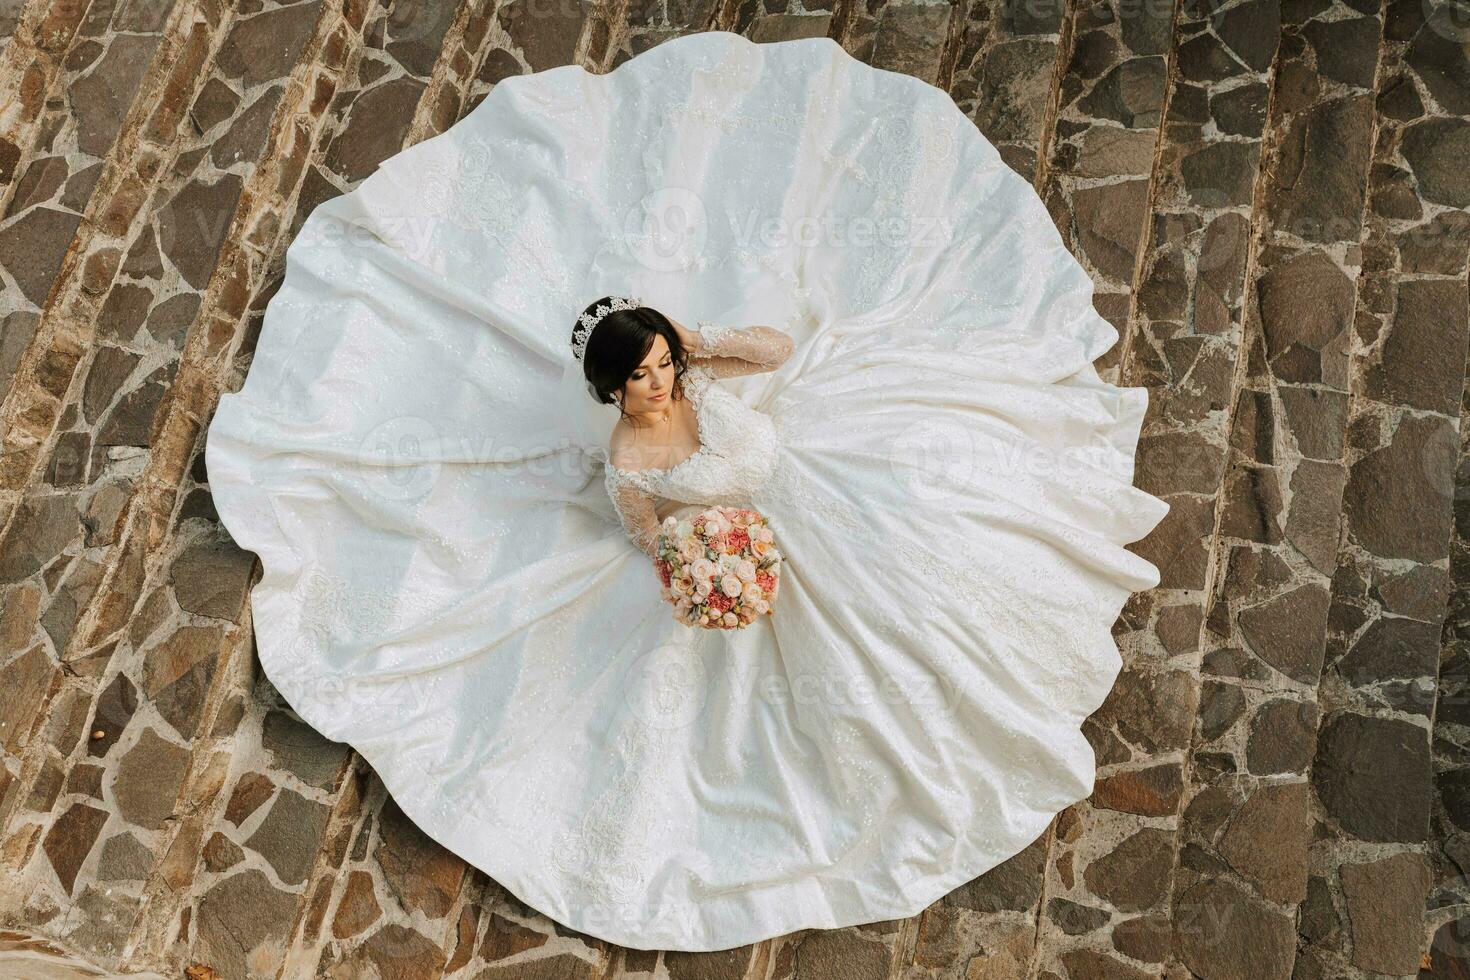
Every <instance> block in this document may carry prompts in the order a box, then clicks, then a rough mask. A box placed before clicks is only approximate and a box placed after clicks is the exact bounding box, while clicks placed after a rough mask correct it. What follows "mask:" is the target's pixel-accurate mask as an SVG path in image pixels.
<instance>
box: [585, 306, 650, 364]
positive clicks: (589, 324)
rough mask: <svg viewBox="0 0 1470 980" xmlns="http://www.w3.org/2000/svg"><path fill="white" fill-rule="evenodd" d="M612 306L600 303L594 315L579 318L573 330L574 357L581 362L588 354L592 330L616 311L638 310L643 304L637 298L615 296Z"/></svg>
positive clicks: (587, 314)
mask: <svg viewBox="0 0 1470 980" xmlns="http://www.w3.org/2000/svg"><path fill="white" fill-rule="evenodd" d="M611 299H612V303H611V305H609V304H607V303H599V304H598V305H597V309H596V310H595V311H594V312H592V313H583V314H582V315H581V316H579V317H577V326H576V327H575V328H574V329H573V330H572V356H573V357H575V358H576V359H577V360H579V361H580V360H581V359H582V358H583V356H584V355H586V353H587V339H588V338H589V337H591V336H592V328H593V327H595V326H597V324H598V323H600V322H601V321H602V318H603V317H605V316H607V315H608V314H609V313H611V312H613V311H614V310H636V309H638V307H640V306H642V305H643V304H642V303H641V302H639V300H638V298H637V297H636V296H629V297H623V296H613V297H611Z"/></svg>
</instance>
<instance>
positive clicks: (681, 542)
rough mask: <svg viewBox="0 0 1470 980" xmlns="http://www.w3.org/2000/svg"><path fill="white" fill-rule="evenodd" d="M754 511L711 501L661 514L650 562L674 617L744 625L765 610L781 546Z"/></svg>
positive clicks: (709, 625)
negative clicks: (689, 512)
mask: <svg viewBox="0 0 1470 980" xmlns="http://www.w3.org/2000/svg"><path fill="white" fill-rule="evenodd" d="M775 542H776V536H775V535H774V534H773V533H772V532H771V529H770V528H769V527H768V526H767V525H766V519H765V518H764V517H763V516H761V514H760V512H759V511H754V510H750V509H748V508H740V507H711V508H709V509H708V510H706V511H704V512H703V513H700V514H696V515H694V516H693V517H692V518H685V519H684V520H677V519H676V518H674V517H673V516H670V517H667V518H665V519H664V522H663V526H662V533H660V534H659V537H658V557H657V558H655V559H654V565H655V567H656V568H657V569H658V577H659V581H660V582H662V583H663V597H664V598H665V599H666V600H668V601H669V602H670V603H672V604H673V606H674V618H675V619H677V620H678V621H679V622H681V623H683V624H685V625H686V626H699V627H703V628H704V629H744V628H745V627H747V626H749V625H750V624H751V623H753V622H755V618H756V617H757V616H762V615H766V614H769V613H770V611H771V604H772V603H773V602H775V601H776V589H777V587H778V586H779V584H780V581H781V559H782V555H781V551H780V549H778V548H777V547H776V543H775Z"/></svg>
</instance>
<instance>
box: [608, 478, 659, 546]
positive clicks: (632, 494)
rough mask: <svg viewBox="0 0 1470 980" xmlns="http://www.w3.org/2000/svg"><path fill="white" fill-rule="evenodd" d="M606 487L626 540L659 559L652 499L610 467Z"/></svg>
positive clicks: (656, 524) (657, 527)
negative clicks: (626, 536)
mask: <svg viewBox="0 0 1470 980" xmlns="http://www.w3.org/2000/svg"><path fill="white" fill-rule="evenodd" d="M605 483H606V485H607V495H608V496H609V497H611V498H612V502H613V507H614V508H616V509H617V512H618V521H619V522H620V523H621V524H622V525H623V530H624V531H625V532H627V535H628V539H629V540H630V541H632V542H633V544H634V545H635V546H636V547H637V548H638V550H639V551H641V552H643V553H644V554H645V555H647V556H648V557H650V558H656V557H658V550H657V545H658V536H659V520H658V515H657V513H655V511H654V501H653V497H652V495H650V494H648V493H646V492H644V491H643V490H640V489H639V488H638V487H636V486H634V485H633V484H632V483H630V482H628V480H626V479H625V478H624V477H623V475H622V474H621V473H620V472H619V471H618V470H617V469H616V468H615V467H614V466H613V465H612V464H611V463H609V464H608V467H607V473H606V480H605Z"/></svg>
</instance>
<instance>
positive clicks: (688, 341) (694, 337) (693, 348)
mask: <svg viewBox="0 0 1470 980" xmlns="http://www.w3.org/2000/svg"><path fill="white" fill-rule="evenodd" d="M669 322H670V323H672V324H673V325H674V333H675V334H677V335H678V337H679V343H680V344H682V345H683V347H684V350H685V351H686V352H687V353H688V354H689V355H690V356H691V357H693V356H695V355H697V354H698V353H699V352H700V350H701V348H703V347H704V338H703V337H702V336H700V334H699V331H697V330H690V329H689V328H688V327H686V326H684V324H682V323H680V322H679V321H678V320H675V319H674V318H673V317H669Z"/></svg>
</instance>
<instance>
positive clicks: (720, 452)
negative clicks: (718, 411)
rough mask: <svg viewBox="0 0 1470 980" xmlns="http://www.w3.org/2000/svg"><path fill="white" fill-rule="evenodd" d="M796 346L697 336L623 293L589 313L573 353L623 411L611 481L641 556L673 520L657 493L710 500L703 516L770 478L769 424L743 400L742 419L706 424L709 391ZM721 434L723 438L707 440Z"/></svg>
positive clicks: (773, 364) (772, 336)
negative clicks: (766, 461)
mask: <svg viewBox="0 0 1470 980" xmlns="http://www.w3.org/2000/svg"><path fill="white" fill-rule="evenodd" d="M793 346H794V345H793V341H792V338H791V336H790V335H789V334H786V333H783V332H781V331H780V330H776V329H773V328H771V327H763V326H760V327H749V328H746V329H743V330H737V329H732V328H724V329H720V328H718V327H716V326H715V325H713V324H710V323H700V324H699V330H698V331H693V330H690V329H688V328H687V327H685V326H684V325H683V324H682V323H679V322H678V321H677V320H673V319H671V318H669V317H666V316H664V315H663V314H662V313H660V312H658V311H657V310H655V309H653V308H652V307H647V306H641V305H639V303H638V302H637V301H636V300H630V299H625V298H624V297H612V296H607V297H604V298H603V299H602V300H599V301H597V302H595V303H593V304H591V305H590V306H589V307H588V308H587V309H586V310H585V311H583V313H582V316H581V317H580V318H579V319H578V324H577V327H576V328H575V329H574V331H573V339H572V347H573V351H574V353H575V355H576V356H577V359H578V360H580V361H582V363H583V365H584V370H585V373H586V377H587V381H588V384H589V386H590V387H591V389H592V390H593V391H594V392H595V393H596V394H597V396H598V398H599V400H601V401H603V402H611V401H616V403H617V405H618V409H619V411H620V413H621V415H622V418H621V419H619V421H618V423H617V425H616V426H615V427H614V429H613V434H612V438H611V442H610V445H609V457H610V458H609V462H608V465H607V470H606V482H607V488H608V493H609V495H610V496H611V498H612V501H613V504H614V506H615V507H616V508H617V512H618V517H619V519H620V520H621V522H622V525H623V527H624V529H625V530H626V531H627V532H628V536H629V537H630V538H631V539H632V541H633V543H634V544H635V545H637V546H638V548H639V549H640V550H642V551H643V552H645V553H646V554H648V555H649V556H650V557H654V555H655V554H656V548H655V543H656V541H657V539H658V534H659V525H660V523H661V518H663V517H666V516H668V514H667V513H665V514H659V513H658V509H657V506H656V505H655V501H654V497H655V495H660V496H662V497H664V498H665V499H667V500H672V501H683V502H685V503H688V504H693V505H701V504H702V505H703V506H696V507H695V508H694V509H695V510H701V509H703V507H704V506H708V505H710V504H713V503H716V502H718V501H716V500H715V499H714V498H715V497H722V498H725V499H728V500H733V501H738V500H740V499H741V497H742V494H741V490H742V488H744V489H746V490H748V489H749V486H750V485H751V484H752V483H753V482H754V481H757V480H759V479H760V478H761V475H762V474H763V468H762V465H761V459H760V458H759V455H758V454H759V453H760V452H761V450H765V449H769V448H770V447H771V446H772V445H773V444H774V440H773V439H772V438H771V437H770V436H769V435H768V434H767V432H766V430H763V429H762V428H761V425H762V424H763V423H764V424H767V425H769V422H768V420H766V419H763V418H762V417H761V416H760V415H759V413H756V412H754V411H753V410H751V409H749V408H747V407H746V406H745V405H744V403H742V402H740V401H739V400H738V399H734V400H731V401H729V402H726V403H725V404H726V410H727V414H728V415H733V418H727V420H726V425H725V428H723V429H721V428H720V427H719V426H718V425H717V424H716V423H714V422H706V421H704V417H703V415H702V414H701V412H702V410H703V408H704V405H705V393H706V388H707V386H708V385H709V383H710V382H711V381H713V380H714V379H716V378H728V377H734V376H736V375H742V374H751V373H754V372H757V371H773V370H775V369H776V368H778V367H780V366H781V365H782V364H783V363H785V361H786V359H787V358H788V357H790V356H791V351H792V348H793ZM691 360H692V361H693V363H692V364H691ZM630 364H631V366H630ZM716 404H717V406H718V404H719V395H718V394H717V395H716ZM706 433H709V435H707V436H706ZM717 437H723V440H722V441H721V442H720V443H717V444H715V445H709V444H707V440H709V439H715V438H717ZM751 457H754V458H751ZM676 474H677V479H675V476H676ZM741 481H744V482H741ZM746 503H748V498H746ZM736 505H737V506H739V505H740V504H739V503H737V504H736Z"/></svg>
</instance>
